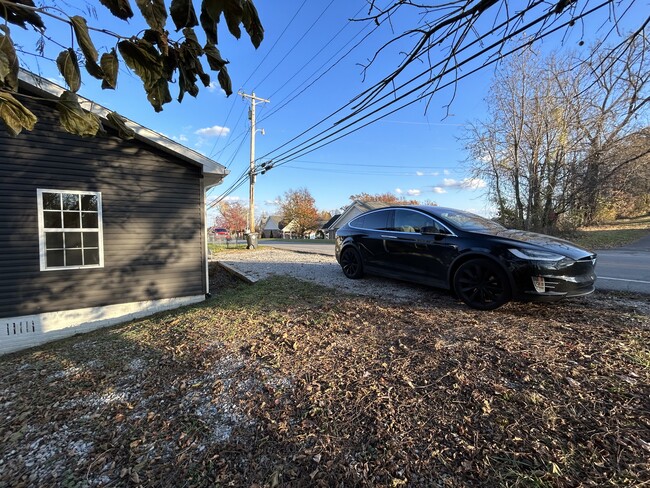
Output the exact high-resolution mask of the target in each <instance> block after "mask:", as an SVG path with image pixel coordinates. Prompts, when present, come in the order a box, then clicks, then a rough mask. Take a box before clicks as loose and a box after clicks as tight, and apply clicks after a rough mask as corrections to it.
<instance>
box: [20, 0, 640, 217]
mask: <svg viewBox="0 0 650 488" xmlns="http://www.w3.org/2000/svg"><path fill="white" fill-rule="evenodd" d="M90 3H91V4H92V3H93V2H90ZM132 3H133V2H132ZM380 3H381V4H387V3H388V0H384V1H383V2H380ZM280 5H281V6H280ZM256 6H257V8H258V11H259V14H260V17H261V19H262V23H263V25H264V28H265V39H264V41H263V43H262V45H261V46H260V48H259V49H258V50H255V49H254V48H253V46H252V44H251V43H250V41H249V39H248V38H247V37H246V35H245V34H244V35H243V36H242V39H240V40H239V41H237V40H235V39H234V38H232V37H231V36H230V35H229V34H228V33H227V32H226V31H225V29H224V27H225V26H223V23H222V24H220V28H221V29H222V30H221V31H220V38H219V40H220V43H219V49H220V50H221V53H222V56H223V57H224V58H226V59H228V60H229V61H230V64H229V65H228V70H229V73H230V76H231V78H232V83H233V90H234V91H235V94H233V95H232V96H231V97H230V98H226V97H225V95H224V93H223V92H222V91H221V89H220V88H219V87H218V86H213V87H210V88H209V89H204V88H203V87H202V86H200V88H201V91H200V93H199V95H198V97H197V98H196V99H193V98H192V97H190V96H189V95H186V96H185V98H184V100H183V102H182V103H181V104H179V103H177V102H176V101H174V102H172V103H170V104H167V105H165V106H164V110H163V112H161V113H155V112H154V110H153V108H152V107H151V106H150V105H149V103H148V102H147V100H146V96H145V94H144V90H143V89H142V85H141V82H140V81H139V79H137V78H136V77H135V75H133V74H131V73H129V72H128V71H127V70H126V69H125V68H122V69H121V71H120V75H119V76H120V78H119V80H118V89H117V90H116V91H110V90H104V91H102V90H101V89H100V87H99V83H98V82H96V80H94V79H92V78H91V77H90V76H88V75H85V71H82V75H85V77H84V85H83V87H82V89H81V90H80V94H82V95H84V96H85V97H87V98H90V99H92V100H94V101H96V102H98V103H100V104H102V105H104V106H106V107H108V108H110V109H112V110H115V111H117V112H119V113H121V114H122V115H124V116H126V117H128V118H130V119H132V120H134V121H136V122H138V123H140V124H142V125H145V126H147V127H149V128H151V129H153V130H156V131H158V132H161V133H163V134H165V135H166V136H168V137H170V138H172V139H174V140H176V141H178V142H181V143H182V144H184V145H186V146H188V147H191V148H193V149H196V150H198V151H200V152H202V153H204V154H206V155H208V156H210V157H212V158H213V159H215V160H217V161H219V162H220V163H221V164H223V165H224V166H226V167H227V168H228V169H229V170H230V171H231V175H229V176H228V177H227V178H226V179H225V180H224V183H223V184H222V185H221V186H219V187H217V188H215V189H213V190H212V191H211V192H210V194H209V196H208V201H211V200H213V199H214V198H217V197H218V196H220V195H221V194H222V193H223V192H224V191H225V190H228V189H229V188H230V187H231V186H232V185H233V184H234V183H236V182H237V178H238V177H239V176H240V175H241V174H242V173H243V172H244V171H246V169H247V168H248V165H249V140H250V139H249V137H250V136H249V132H250V130H249V121H248V109H249V106H250V104H249V102H248V101H247V100H246V101H245V100H243V99H242V98H241V97H239V96H237V94H236V92H237V90H239V89H241V90H243V91H244V92H246V93H251V92H255V94H256V95H257V96H259V97H262V98H267V99H270V103H268V104H260V105H258V107H257V121H258V128H259V129H261V128H263V129H264V132H265V135H261V134H259V133H258V134H257V144H256V156H257V157H258V158H260V159H259V161H260V162H261V161H264V160H265V159H264V157H265V156H266V155H268V159H272V158H275V157H277V155H278V154H279V153H282V152H283V150H285V149H287V148H290V147H292V145H293V143H290V144H289V145H288V146H286V147H285V148H284V149H281V150H277V148H279V147H281V146H283V145H284V144H285V143H287V142H288V141H291V140H292V138H294V137H296V136H297V135H299V134H301V133H302V132H303V131H305V130H306V129H308V128H309V127H311V126H312V125H314V124H315V123H317V122H319V121H320V120H321V119H323V118H324V117H327V116H328V115H330V114H332V113H333V112H335V111H336V110H338V109H339V108H341V107H343V106H345V105H346V104H347V103H348V102H349V101H350V100H351V99H353V97H355V96H356V95H357V94H359V93H361V92H362V91H363V90H365V89H367V88H368V87H370V86H371V85H372V83H373V82H375V81H377V80H379V79H381V78H382V77H383V76H385V75H386V74H387V73H388V72H389V70H390V69H392V68H394V67H395V66H396V65H397V63H398V62H399V61H400V60H401V56H402V54H401V52H400V51H401V50H403V49H405V47H406V45H407V44H401V45H395V46H389V47H388V48H386V49H385V50H384V51H382V53H381V54H380V56H379V57H378V58H377V59H376V60H375V61H374V62H373V63H372V65H371V66H370V67H369V68H368V69H367V70H365V71H364V69H363V65H366V64H368V62H369V60H370V59H371V58H372V57H373V55H374V54H375V52H376V51H377V50H378V49H379V48H380V47H381V46H383V45H384V44H385V43H386V42H387V41H388V40H389V39H390V38H391V37H392V36H393V35H394V33H393V32H392V31H391V30H390V28H389V26H388V25H385V26H382V27H381V28H379V29H375V30H373V27H374V25H373V24H372V23H370V22H350V21H349V19H352V18H361V17H363V16H364V15H365V14H366V13H367V2H366V1H365V0H324V1H316V0H285V1H284V2H282V3H281V4H279V3H278V2H271V1H268V0H257V1H256ZM133 8H134V10H135V9H136V7H135V4H133ZM633 8H634V10H635V11H633V12H631V13H628V16H627V18H629V19H630V20H631V21H635V20H636V21H638V19H639V18H645V17H646V16H647V12H648V2H647V1H637V2H636V3H635V4H634V7H633ZM96 9H97V13H98V16H99V17H98V18H97V19H94V18H92V16H89V17H88V23H89V25H90V26H93V27H104V28H107V29H109V30H111V31H114V32H117V33H119V34H122V35H125V36H127V35H132V34H134V33H136V32H137V31H138V30H139V29H140V28H143V27H144V23H143V22H142V20H141V19H140V18H139V13H138V12H136V17H137V19H136V18H134V19H132V20H131V21H130V23H129V24H127V23H124V22H122V21H119V20H118V19H113V18H111V16H110V14H106V13H105V12H106V10H105V9H104V7H102V6H101V5H99V3H98V2H97V7H96ZM68 13H71V14H75V13H78V14H80V15H84V12H83V11H79V12H68ZM107 20H108V21H109V22H107ZM605 20H606V19H605V17H603V16H601V17H600V18H599V19H596V18H592V19H591V20H590V22H589V24H588V25H585V24H580V25H578V26H576V28H575V29H574V30H573V31H572V32H570V33H568V34H567V33H565V32H564V31H562V33H560V34H558V35H557V36H555V37H549V38H548V39H545V40H544V43H543V44H542V45H541V49H543V50H548V51H550V50H553V49H556V48H558V47H560V46H563V47H566V48H576V47H577V43H578V41H579V40H580V39H582V38H584V39H585V40H586V41H587V42H589V41H590V40H591V39H592V38H591V37H589V34H590V33H592V32H593V31H597V32H599V33H598V35H602V34H603V33H604V32H606V31H605V30H604V29H606V27H603V22H604V21H605ZM409 21H411V22H412V19H409V18H405V19H401V18H396V19H395V21H394V24H393V27H394V29H395V31H396V32H401V29H402V28H403V27H404V26H405V25H408V23H409ZM47 25H48V29H49V32H50V34H51V35H52V37H56V36H58V35H61V34H63V36H64V37H63V38H62V39H67V38H68V36H69V34H68V30H66V29H63V30H61V29H59V28H58V27H57V25H56V23H55V22H52V21H47ZM169 28H170V30H171V29H173V26H172V24H171V20H169ZM583 32H586V33H587V34H588V35H587V36H584V37H583ZM172 36H173V35H172ZM364 36H367V37H365V39H364V40H363V42H360V41H361V40H362V39H363V38H364ZM12 37H13V38H14V40H15V42H16V43H18V44H22V45H23V46H24V48H25V50H26V51H30V50H31V51H33V49H32V46H33V45H34V40H35V38H34V37H33V36H28V35H27V33H24V32H22V31H21V29H20V28H18V27H15V26H14V27H12ZM179 37H180V36H179ZM93 39H94V41H95V44H96V46H97V47H98V49H99V50H100V52H105V50H107V49H109V48H110V47H112V46H113V45H114V43H115V40H114V39H113V38H109V37H101V36H100V35H97V34H94V35H93ZM63 42H66V41H63ZM357 44H358V45H357ZM355 46H356V47H355ZM59 50H60V48H59V47H57V46H55V45H53V44H52V43H49V46H48V51H47V55H48V56H49V57H50V58H56V55H57V53H58V51H59ZM19 56H20V57H21V64H22V66H23V67H26V68H28V69H31V70H32V71H35V72H38V73H41V74H42V75H43V76H46V77H48V78H50V79H53V80H55V81H56V80H58V82H59V83H62V81H61V78H60V77H59V76H58V73H57V70H56V66H55V64H54V63H52V62H49V61H47V60H43V59H37V58H35V57H32V56H28V55H26V54H19ZM424 67H425V66H424ZM413 69H416V70H418V71H420V70H421V69H423V65H421V66H415V67H414V68H413ZM468 70H469V67H468ZM418 71H414V72H418ZM492 73H493V68H487V69H486V70H484V71H482V72H480V73H478V74H475V75H473V76H470V77H468V78H466V79H464V80H461V81H460V82H458V85H457V86H456V92H455V96H454V92H453V91H452V88H451V87H450V88H447V89H444V90H441V91H440V92H438V93H436V94H435V95H434V96H433V97H432V98H427V99H425V100H424V101H421V102H417V103H414V104H412V105H411V106H409V107H407V108H404V109H403V110H401V111H399V112H397V113H394V114H391V115H388V116H386V117H385V118H383V119H382V120H380V121H377V122H375V123H373V124H371V125H369V126H367V127H365V128H362V129H360V130H358V131H356V132H354V133H352V134H350V135H347V136H346V137H344V138H342V139H340V140H338V141H335V142H333V143H331V144H329V145H327V146H324V147H322V148H320V149H317V150H315V151H313V152H310V153H308V154H305V155H300V156H299V157H297V159H295V160H293V161H290V162H286V163H285V164H283V165H281V166H278V167H276V168H274V169H272V170H271V171H269V172H267V173H266V174H264V175H260V176H258V178H257V184H256V186H255V194H256V215H258V216H259V215H261V213H262V212H265V213H267V214H271V213H275V212H276V211H277V206H276V205H275V203H274V202H276V200H277V198H278V197H279V196H281V195H283V194H284V193H285V192H286V191H287V190H290V189H298V188H307V189H308V190H309V191H310V192H311V194H312V195H313V196H314V198H315V200H316V206H317V207H318V208H319V210H328V211H333V210H335V209H338V208H340V207H343V206H345V205H347V204H348V203H349V202H350V200H349V197H350V195H352V194H356V193H361V192H366V193H386V192H390V193H393V194H395V195H398V196H404V197H407V198H409V199H413V198H415V199H420V200H421V201H425V200H432V201H435V202H437V203H438V204H439V205H444V206H451V207H456V208H460V209H466V210H472V211H475V212H477V213H481V214H484V215H489V213H490V207H489V204H488V203H487V199H486V196H485V190H486V188H485V183H484V182H483V181H481V180H479V179H473V178H471V177H470V175H469V174H468V172H467V165H466V164H465V161H466V159H467V154H466V153H465V151H464V149H463V145H464V144H463V142H462V138H463V135H464V131H465V129H466V126H467V124H468V122H470V121H472V120H475V119H480V118H481V117H482V116H483V115H484V112H485V103H484V99H485V98H486V97H487V96H489V93H488V88H489V85H490V82H491V76H492ZM213 78H215V80H216V76H214V77H213ZM171 89H172V96H173V97H176V94H177V89H176V86H172V88H171ZM450 102H451V105H450V107H447V105H448V104H449V103H450ZM348 113H349V108H347V109H345V110H343V111H342V112H340V113H339V114H338V116H339V117H338V118H340V117H341V116H344V115H347V114H348ZM333 120H335V119H330V120H329V121H328V122H327V123H326V124H325V125H323V126H319V128H318V129H320V128H326V127H329V126H331V123H332V122H333ZM315 132H318V130H316V131H315ZM313 133H314V132H310V133H309V134H307V135H306V136H305V137H303V138H302V139H298V141H296V142H300V141H301V140H305V139H306V138H308V137H309V135H311V134H313ZM226 198H228V199H230V200H243V201H246V202H247V201H248V183H247V182H245V183H244V184H242V185H241V186H240V187H239V188H238V189H236V190H234V191H232V192H231V193H229V195H228V196H227V197H226ZM210 215H211V216H212V215H214V211H211V212H210Z"/></svg>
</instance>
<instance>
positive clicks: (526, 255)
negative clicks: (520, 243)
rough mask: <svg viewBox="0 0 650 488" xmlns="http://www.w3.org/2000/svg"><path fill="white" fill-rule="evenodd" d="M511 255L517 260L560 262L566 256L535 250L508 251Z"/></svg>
mask: <svg viewBox="0 0 650 488" xmlns="http://www.w3.org/2000/svg"><path fill="white" fill-rule="evenodd" d="M508 251H510V252H511V253H512V254H514V255H515V256H517V257H518V258H519V259H526V260H528V261H553V262H556V261H562V260H563V259H566V256H562V255H561V254H557V253H554V252H548V251H538V250H536V249H508Z"/></svg>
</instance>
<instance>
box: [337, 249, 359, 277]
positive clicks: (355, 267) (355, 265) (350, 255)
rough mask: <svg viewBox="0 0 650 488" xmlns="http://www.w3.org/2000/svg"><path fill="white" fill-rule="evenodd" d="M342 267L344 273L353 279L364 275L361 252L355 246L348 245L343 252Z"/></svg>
mask: <svg viewBox="0 0 650 488" xmlns="http://www.w3.org/2000/svg"><path fill="white" fill-rule="evenodd" d="M341 269H342V270H343V274H344V275H345V276H346V277H348V278H350V279H353V280H357V279H359V278H361V277H362V276H363V263H362V261H361V254H359V251H357V250H356V249H355V248H353V247H346V248H345V249H343V252H342V253H341Z"/></svg>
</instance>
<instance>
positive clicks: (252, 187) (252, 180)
mask: <svg viewBox="0 0 650 488" xmlns="http://www.w3.org/2000/svg"><path fill="white" fill-rule="evenodd" d="M237 94H238V95H240V96H241V97H242V98H249V99H250V101H251V110H250V119H251V160H250V170H249V179H250V188H249V196H250V202H249V206H248V227H249V230H250V232H251V233H253V232H255V133H256V132H257V129H256V128H255V105H257V103H269V102H270V100H267V99H265V98H260V97H256V96H255V93H251V94H250V95H248V94H246V93H244V92H243V91H241V90H240V91H238V92H237ZM262 134H264V132H262Z"/></svg>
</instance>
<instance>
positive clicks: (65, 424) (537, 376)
mask: <svg viewBox="0 0 650 488" xmlns="http://www.w3.org/2000/svg"><path fill="white" fill-rule="evenodd" d="M213 279H215V280H216V281H217V283H221V285H222V286H221V289H220V291H219V292H218V293H217V294H216V296H215V297H213V298H212V299H210V300H208V301H206V302H204V303H202V304H200V305H197V306H192V307H187V308H184V309H181V310H178V311H174V312H167V313H162V314H158V315H156V316H153V317H151V318H148V319H143V320H138V321H134V322H131V323H129V324H125V325H123V326H119V327H115V328H111V329H108V330H103V331H99V332H94V333H91V334H87V335H83V336H78V337H75V338H71V339H68V340H65V341H61V342H58V343H54V344H51V345H49V346H47V347H43V348H39V349H33V350H30V351H26V352H23V353H20V354H14V355H11V356H7V357H4V358H0V374H1V375H2V378H3V382H2V386H0V439H1V440H2V443H1V445H0V460H1V461H0V486H138V485H141V486H258V487H262V486H268V487H274V486H280V485H282V486H295V487H304V486H385V487H398V486H452V487H456V486H466V487H469V486H490V487H492V486H513V487H515V486H522V487H523V486H526V487H528V486H536V487H545V486H548V487H551V486H577V485H585V486H587V485H590V486H641V485H642V484H644V483H650V470H649V464H648V459H649V456H650V409H649V408H648V406H649V404H648V398H650V386H649V385H650V320H649V315H648V313H649V312H648V307H645V309H644V308H639V307H637V306H636V305H638V303H640V302H638V301H637V302H635V301H634V297H629V296H627V297H625V296H621V295H608V294H604V293H600V294H598V295H595V296H592V297H588V298H584V299H572V300H567V301H564V302H560V303H557V304H549V305H542V304H527V305H526V304H509V305H507V306H505V307H503V308H502V309H499V310H497V311H494V312H487V313H486V312H477V311H474V310H470V309H468V308H466V307H464V306H462V305H460V304H459V303H457V302H456V301H455V300H453V299H452V298H450V297H448V296H447V295H444V294H437V295H436V299H435V300H432V301H431V302H427V303H410V304H403V303H402V304H395V303H388V302H385V301H381V300H377V299H369V298H359V297H353V296H347V295H339V294H336V293H333V292H332V290H330V289H324V288H320V287H317V286H313V285H310V284H307V283H304V282H297V281H295V280H292V279H288V278H273V279H270V280H265V281H261V282H258V283H257V284H255V285H242V284H237V283H236V282H233V281H232V279H231V278H228V277H225V276H216V277H213ZM227 280H228V281H227ZM432 294H436V292H435V291H432Z"/></svg>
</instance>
